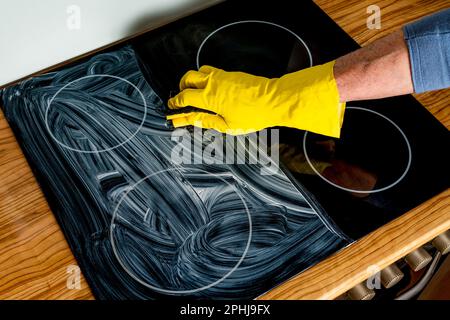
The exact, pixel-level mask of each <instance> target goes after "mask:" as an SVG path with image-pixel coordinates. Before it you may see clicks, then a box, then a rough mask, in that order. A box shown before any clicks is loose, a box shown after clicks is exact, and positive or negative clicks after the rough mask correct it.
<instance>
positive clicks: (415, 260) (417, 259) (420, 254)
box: [405, 248, 433, 272]
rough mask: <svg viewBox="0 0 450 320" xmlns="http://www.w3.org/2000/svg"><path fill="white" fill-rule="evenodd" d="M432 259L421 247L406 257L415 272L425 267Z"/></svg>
mask: <svg viewBox="0 0 450 320" xmlns="http://www.w3.org/2000/svg"><path fill="white" fill-rule="evenodd" d="M432 259H433V258H432V257H431V256H430V254H429V253H428V252H427V251H426V250H425V249H424V248H419V249H417V250H415V251H413V252H411V253H410V254H408V255H407V256H406V257H405V261H406V263H408V265H409V266H410V267H411V269H413V271H415V272H417V271H419V270H422V269H423V268H425V267H426V266H427V265H428V264H429V263H430V262H431V260H432Z"/></svg>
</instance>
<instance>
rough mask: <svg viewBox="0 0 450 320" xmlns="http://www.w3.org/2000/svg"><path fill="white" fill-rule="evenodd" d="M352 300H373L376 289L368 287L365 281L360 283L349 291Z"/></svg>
mask: <svg viewBox="0 0 450 320" xmlns="http://www.w3.org/2000/svg"><path fill="white" fill-rule="evenodd" d="M347 296H348V297H349V299H351V300H372V299H373V297H375V291H373V290H372V289H369V288H367V286H366V285H365V284H364V283H360V284H358V285H356V286H355V287H353V288H352V289H350V290H349V291H348V292H347Z"/></svg>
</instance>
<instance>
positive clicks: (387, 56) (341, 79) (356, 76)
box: [334, 30, 414, 102]
mask: <svg viewBox="0 0 450 320" xmlns="http://www.w3.org/2000/svg"><path fill="white" fill-rule="evenodd" d="M334 76H335V78H336V82H337V86H338V90H339V96H340V100H341V102H348V101H356V100H369V99H379V98H385V97H391V96H397V95H402V94H408V93H412V92H413V91H414V89H413V82H412V77H411V67H410V62H409V53H408V48H407V46H406V43H405V41H404V39H403V32H402V31H401V30H399V31H397V32H395V33H393V34H390V35H388V36H386V37H384V38H381V39H379V40H377V41H375V42H373V43H372V44H370V45H368V46H366V47H364V48H361V49H359V50H356V51H354V52H352V53H350V54H347V55H345V56H343V57H341V58H339V59H337V61H336V64H335V66H334Z"/></svg>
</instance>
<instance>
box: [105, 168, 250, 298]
mask: <svg viewBox="0 0 450 320" xmlns="http://www.w3.org/2000/svg"><path fill="white" fill-rule="evenodd" d="M177 170H178V168H170V169H165V170H160V171H157V172H154V173H152V174H150V175H148V176H146V177H145V178H143V179H141V180H139V181H138V182H136V183H135V184H134V185H132V186H131V187H129V188H128V189H127V191H126V192H125V193H124V195H123V196H122V197H121V198H120V200H119V202H118V203H117V205H116V207H115V209H114V211H113V215H112V218H111V223H110V226H109V239H110V243H111V248H112V250H113V254H114V256H115V257H116V259H117V261H118V262H119V264H120V266H121V267H122V268H123V270H125V272H126V273H127V274H128V275H129V276H130V277H132V278H133V279H134V280H136V281H137V282H139V283H140V284H142V285H143V286H145V287H147V288H150V289H152V290H154V291H157V292H159V293H163V294H168V295H186V294H193V293H196V292H201V291H204V290H207V289H209V288H212V287H214V286H216V285H218V284H220V283H221V282H223V281H224V280H225V279H227V278H228V277H229V276H230V275H231V274H232V273H234V272H235V271H236V270H237V269H238V268H239V266H240V265H241V264H242V262H243V261H244V259H245V257H246V256H247V253H248V251H249V250H250V245H251V242H252V237H253V224H252V223H253V222H252V216H251V213H250V210H249V209H248V206H247V204H246V202H245V201H244V198H243V197H242V195H241V194H239V192H238V191H237V189H236V187H235V186H234V185H233V184H231V183H230V182H228V181H226V179H224V178H222V177H221V176H220V175H218V174H214V173H211V172H209V171H206V170H203V169H198V168H197V169H196V170H197V171H200V172H203V173H206V174H209V175H212V176H213V177H216V178H217V179H219V180H221V181H223V182H224V183H225V184H226V185H228V186H229V187H231V188H232V189H233V190H234V192H236V194H237V195H238V197H239V199H240V200H241V201H242V204H243V205H244V208H245V213H246V214H247V218H248V224H249V226H248V238H247V243H246V244H245V248H244V251H243V253H242V255H241V257H240V258H239V260H238V261H237V263H236V264H235V265H234V267H233V268H231V269H230V270H229V271H228V272H227V273H226V274H225V275H223V276H222V277H221V278H220V279H218V280H216V281H214V282H213V283H210V284H208V285H206V286H203V287H199V288H194V289H189V290H170V289H164V288H159V287H156V286H154V285H151V284H150V283H148V282H147V281H145V280H143V279H142V278H141V277H139V276H138V275H136V274H135V273H134V272H133V271H131V270H130V268H129V267H128V265H127V264H126V263H125V262H124V261H123V260H122V259H121V258H120V255H119V253H118V248H117V243H116V239H115V237H114V229H115V227H116V220H118V217H120V215H119V213H118V211H119V207H120V205H121V204H122V202H123V201H124V200H125V199H126V198H127V197H128V194H129V193H130V192H131V191H133V190H134V189H135V188H136V187H138V186H139V185H140V184H142V183H143V182H145V181H146V180H148V179H150V178H152V177H154V176H156V175H158V174H160V173H164V172H172V171H177Z"/></svg>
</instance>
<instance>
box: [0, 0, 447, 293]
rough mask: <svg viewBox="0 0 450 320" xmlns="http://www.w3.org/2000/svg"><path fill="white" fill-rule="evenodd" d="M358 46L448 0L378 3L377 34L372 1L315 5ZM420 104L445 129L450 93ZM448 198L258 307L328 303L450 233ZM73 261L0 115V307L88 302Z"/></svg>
mask: <svg viewBox="0 0 450 320" xmlns="http://www.w3.org/2000/svg"><path fill="white" fill-rule="evenodd" d="M315 2H316V3H317V4H318V5H319V6H320V7H321V8H322V9H323V10H324V11H325V12H326V13H327V14H328V15H329V16H331V17H332V18H333V19H334V20H335V21H336V22H337V23H338V24H339V25H340V26H341V27H342V28H343V29H344V30H345V31H346V32H347V33H349V34H350V35H351V36H352V37H353V38H354V39H355V40H356V41H357V42H358V43H359V44H361V45H365V44H367V43H370V42H372V41H374V40H375V39H378V38H380V37H381V36H383V35H386V34H388V33H390V32H392V31H394V30H396V29H398V28H399V27H400V26H401V25H403V24H405V23H408V22H410V21H412V20H415V19H417V18H420V17H422V16H424V15H427V14H429V13H432V12H435V11H438V10H440V9H443V8H446V7H448V6H449V5H448V1H447V0H398V1H394V0H378V1H377V2H376V5H378V6H379V7H380V8H381V13H382V20H381V23H382V28H381V29H380V30H369V29H368V28H367V27H366V19H367V17H368V14H367V12H366V9H367V7H368V6H369V5H372V4H374V2H373V1H360V0H352V1H348V0H315ZM416 97H417V99H418V100H419V101H420V102H421V103H422V104H423V105H424V106H425V107H426V108H427V109H428V110H430V111H431V112H432V113H433V114H434V115H435V117H436V118H437V119H438V120H440V121H441V122H442V123H443V124H444V125H445V126H446V127H447V128H450V108H449V104H450V90H448V89H447V90H441V91H437V92H433V93H427V94H421V95H417V96H416ZM449 208H450V190H447V191H446V192H444V193H442V194H441V195H439V196H437V197H435V198H434V199H431V200H430V201H428V202H426V203H424V204H423V205H421V206H420V207H418V208H416V209H414V210H412V211H411V212H409V213H407V214H405V215H404V216H402V217H400V218H399V219H397V220H395V221H393V222H391V223H389V224H388V225H385V226H383V227H382V228H380V229H378V230H377V231H375V232H373V233H372V234H370V235H368V236H367V237H365V238H363V239H361V240H360V241H358V242H357V243H355V244H353V245H351V246H349V247H347V248H345V249H344V250H342V251H340V252H338V253H337V254H335V255H333V256H332V257H330V258H328V259H326V260H325V261H323V262H321V263H319V264H318V265H316V266H314V267H312V268H310V269H309V270H307V271H305V272H303V273H302V274H300V275H299V276H297V277H294V278H293V279H291V280H289V281H287V282H286V283H284V284H282V285H280V286H279V287H277V288H275V289H274V290H272V291H270V292H268V293H266V294H265V295H263V296H261V297H260V298H261V299H333V298H335V297H337V296H339V295H340V294H342V293H344V292H345V291H347V290H348V289H350V288H351V287H352V286H354V285H356V284H357V283H359V282H361V281H363V280H364V279H365V278H367V277H368V274H367V270H368V268H369V267H371V266H377V267H379V268H383V267H385V266H387V265H389V264H391V263H392V262H394V261H396V260H398V259H400V258H402V257H403V256H404V255H406V254H407V253H408V252H410V251H412V250H414V249H415V248H417V247H419V246H421V245H422V244H424V243H426V242H428V241H430V240H431V239H433V238H434V237H435V236H437V235H438V234H440V233H442V232H443V231H445V230H447V229H450V209H449ZM76 264H77V263H76V261H75V259H74V257H73V255H72V253H71V251H70V249H69V247H68V245H67V243H66V241H65V238H64V235H63V234H62V232H61V230H60V228H59V226H58V224H57V222H56V220H55V218H54V216H53V214H52V213H51V211H50V208H49V206H48V204H47V202H46V200H45V198H44V195H43V194H42V192H41V190H40V189H39V186H38V184H37V182H36V180H35V178H34V176H33V174H32V172H31V169H30V168H29V166H28V164H27V162H26V160H25V158H24V156H23V154H22V152H21V150H20V147H19V145H18V144H17V142H16V139H15V138H14V135H13V133H12V131H11V129H10V128H9V126H8V124H7V122H6V120H5V118H4V116H3V113H1V111H0V299H93V296H92V293H91V291H90V289H89V287H88V286H87V283H86V281H85V280H84V279H83V277H81V288H80V289H68V287H67V281H68V280H67V279H68V277H69V276H70V275H73V273H68V272H70V270H72V269H71V268H72V267H73V266H76Z"/></svg>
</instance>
